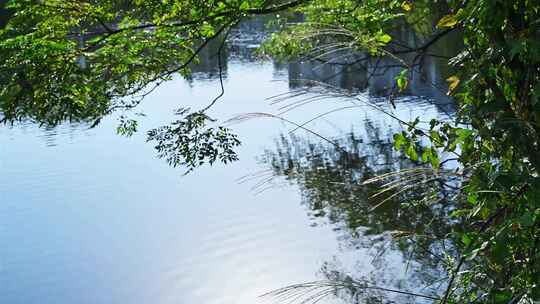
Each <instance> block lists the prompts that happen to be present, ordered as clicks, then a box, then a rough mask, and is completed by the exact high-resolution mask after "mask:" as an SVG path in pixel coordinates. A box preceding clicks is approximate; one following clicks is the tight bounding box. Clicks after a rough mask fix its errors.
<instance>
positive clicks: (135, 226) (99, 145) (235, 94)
mask: <svg viewBox="0 0 540 304" xmlns="http://www.w3.org/2000/svg"><path fill="white" fill-rule="evenodd" d="M287 79H288V73H287V70H286V69H282V68H277V67H275V66H274V65H273V64H271V63H268V62H267V63H256V62H246V61H234V60H233V61H231V62H229V65H228V69H227V77H226V79H225V90H226V93H225V96H224V97H223V99H221V100H220V101H219V103H218V104H217V105H216V106H215V107H214V108H212V110H211V112H210V114H211V115H213V116H215V117H216V118H219V119H220V120H221V121H223V120H226V119H229V118H231V117H234V116H235V115H237V114H241V113H247V112H270V113H276V112H278V111H279V110H278V106H276V105H271V104H270V102H269V101H268V100H265V98H267V97H270V96H273V95H275V94H276V93H282V92H287V91H288V90H289V89H290V88H289V84H288V81H287ZM218 93H219V84H218V81H217V80H216V79H215V77H214V78H212V79H208V77H206V76H205V75H204V74H201V75H198V76H197V77H195V79H194V80H193V81H190V82H188V81H185V80H182V79H176V80H174V81H172V82H169V83H167V84H166V85H164V86H163V87H161V88H160V89H159V90H157V91H156V92H154V93H153V94H152V95H150V96H149V97H147V99H146V100H145V101H144V103H143V104H142V105H141V107H140V108H138V109H137V110H136V111H138V112H139V111H140V112H143V113H145V114H146V116H144V117H137V119H139V121H140V128H139V129H140V131H139V132H138V133H137V134H136V135H135V136H133V137H131V138H124V137H120V136H118V135H116V134H115V127H116V125H117V123H118V122H117V120H116V119H115V117H109V118H107V119H105V121H104V122H103V123H102V124H100V125H99V126H98V127H96V128H94V129H88V128H87V127H86V126H76V125H63V126H61V127H58V128H56V129H53V130H44V129H42V128H39V127H38V126H35V125H32V124H24V123H21V124H18V125H15V126H13V127H8V126H2V127H1V128H0V303H6V304H18V303H21V304H33V303H36V304H37V303H39V304H48V303H50V304H64V303H65V304H67V303H69V304H73V303H77V304H85V303H88V304H109V303H110V304H120V303H122V304H124V303H129V304H147V303H148V304H150V303H152V304H155V303H164V304H165V303H223V304H233V303H235V304H243V303H245V304H248V303H249V304H252V303H257V302H258V301H260V300H261V299H259V298H258V296H259V295H261V294H263V293H265V292H267V291H270V290H273V289H276V288H279V287H283V286H285V285H288V284H293V283H299V282H306V281H311V280H316V279H320V278H321V275H320V268H321V265H322V264H323V263H324V262H326V261H333V260H336V259H338V260H340V261H341V262H340V263H342V264H343V267H344V268H345V269H349V271H351V272H356V273H357V272H369V271H372V268H373V267H376V266H374V265H371V264H370V259H369V250H368V249H351V248H343V246H342V242H340V240H339V237H338V234H336V232H335V231H334V228H335V227H333V226H332V225H329V224H324V223H314V222H313V221H312V220H311V219H310V217H309V216H308V214H307V213H306V210H305V208H304V207H303V206H302V205H301V204H300V202H301V201H302V196H301V193H300V192H299V190H298V188H297V187H296V186H295V185H294V184H289V183H281V184H279V185H276V186H275V187H267V188H265V191H262V192H260V191H258V190H259V189H258V188H257V187H255V189H254V188H253V187H254V186H256V185H255V183H254V182H250V181H248V182H244V183H240V181H239V178H241V177H243V176H245V175H247V174H252V173H256V172H259V171H261V170H265V169H267V166H266V165H265V164H263V163H261V162H260V161H259V160H258V159H259V157H260V156H261V154H262V153H263V151H264V150H265V149H272V148H273V147H274V140H276V139H277V138H278V137H279V135H280V134H281V133H283V132H287V131H288V130H290V129H291V126H288V125H287V124H285V123H283V122H280V121H278V120H274V119H268V118H266V119H265V118H261V119H254V120H251V121H247V122H243V123H240V124H234V125H232V126H231V127H232V128H233V130H234V131H235V132H237V133H238V134H239V136H240V139H241V140H242V142H243V145H242V146H241V147H240V148H239V150H238V152H239V156H240V161H238V162H235V163H233V164H230V165H226V166H224V165H220V164H218V165H215V166H213V167H203V168H201V169H198V170H196V171H194V172H193V173H191V174H189V175H187V176H183V175H182V173H183V172H184V171H183V170H182V169H179V168H176V169H175V168H172V167H169V166H168V165H167V164H166V163H165V162H164V161H163V160H161V159H157V158H156V156H155V152H154V150H153V148H152V145H151V144H149V143H146V142H145V134H144V133H145V131H146V130H148V129H150V128H152V127H157V126H160V125H162V124H165V123H167V122H169V121H171V120H173V119H174V117H173V115H172V113H173V109H175V108H178V107H181V106H186V105H188V106H189V105H191V106H193V107H202V106H204V105H206V103H207V102H209V101H210V100H212V98H213V97H214V96H215V95H217V94H218ZM343 102H346V101H323V102H318V103H313V104H310V105H307V106H306V107H303V108H301V109H298V110H295V111H291V112H290V113H288V114H287V115H288V116H287V117H288V118H289V119H292V120H295V121H304V120H306V117H311V116H312V115H315V114H317V113H322V112H324V111H327V110H328V109H332V108H335V107H336V105H341V104H342V103H343ZM396 112H397V113H399V115H400V116H401V117H404V118H413V117H415V116H417V115H422V116H423V117H434V116H441V115H445V114H444V113H441V111H440V110H439V109H438V108H437V107H435V106H434V105H432V104H431V103H430V102H429V101H428V100H424V99H417V100H415V101H411V102H404V103H400V104H398V109H397V110H396ZM366 118H370V119H371V120H373V121H375V122H376V123H378V124H380V125H383V126H394V127H396V124H395V123H394V122H392V121H390V120H389V119H387V118H386V117H384V115H381V114H380V113H376V111H373V110H370V109H369V108H359V109H353V110H347V111H342V112H336V113H333V114H331V115H329V116H327V117H325V118H323V119H320V120H317V121H315V122H313V123H311V124H310V127H312V128H314V129H316V130H318V132H320V133H321V134H322V135H324V136H328V137H333V136H334V137H335V136H340V134H343V132H347V131H349V130H351V129H354V128H357V129H358V128H361V126H362V124H361V123H360V122H361V121H363V120H364V119H366ZM297 134H298V135H300V136H308V135H306V134H305V133H302V132H299V133H297ZM315 140H316V139H315ZM388 261H389V262H388V263H389V264H388V265H387V266H386V267H387V268H388V269H390V270H391V273H390V277H391V278H392V279H396V280H399V279H400V278H402V277H404V276H405V274H404V269H405V262H404V260H403V257H402V256H401V255H400V254H399V253H392V252H390V254H389V258H388ZM328 301H332V300H331V299H328Z"/></svg>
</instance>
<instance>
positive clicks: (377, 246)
mask: <svg viewBox="0 0 540 304" xmlns="http://www.w3.org/2000/svg"><path fill="white" fill-rule="evenodd" d="M393 131H395V130H391V129H384V128H381V126H379V125H376V124H374V123H373V122H372V121H370V120H366V121H364V126H363V129H362V130H361V132H360V134H359V133H358V131H352V132H350V133H349V134H346V135H345V136H343V137H342V138H340V139H339V140H338V144H339V147H336V146H333V145H330V144H323V143H320V142H316V141H315V142H314V141H312V140H306V139H305V138H302V137H298V136H295V135H291V136H285V135H282V136H281V137H280V140H279V141H278V142H277V147H276V149H275V150H268V151H267V152H266V153H265V156H264V158H263V161H264V162H265V163H267V164H268V165H269V166H271V168H272V171H273V173H274V174H275V175H277V176H278V177H279V176H282V177H283V178H285V179H286V180H288V181H290V182H292V183H293V184H295V185H297V186H298V187H299V189H300V191H301V193H302V204H303V205H304V206H305V207H306V209H307V212H308V214H309V215H310V217H311V218H312V220H313V221H314V223H318V224H320V223H328V224H330V225H331V227H332V228H333V229H334V230H335V231H336V233H337V234H338V235H339V236H338V239H339V240H340V242H341V243H342V249H343V250H346V251H360V252H363V250H366V249H367V250H368V254H367V255H366V254H362V258H361V259H362V260H361V261H358V265H357V270H356V271H357V273H348V272H344V270H342V269H340V263H339V261H338V260H332V261H328V262H325V263H324V264H323V266H322V268H321V271H322V273H323V274H324V276H325V277H326V278H327V279H329V280H334V281H347V280H348V279H355V280H356V281H367V282H369V283H370V284H371V285H373V286H382V287H387V288H395V289H398V290H403V291H409V292H417V291H419V290H422V293H423V294H426V293H427V294H430V295H433V296H436V295H437V291H440V286H437V285H435V286H433V283H434V282H435V281H436V280H438V279H441V278H443V277H445V272H444V269H445V268H444V259H443V257H442V247H441V246H442V243H443V242H444V241H443V240H444V239H445V238H446V235H447V233H449V232H450V231H451V229H452V228H453V226H454V225H456V223H453V224H451V223H449V222H448V218H449V217H448V215H449V212H450V208H451V207H450V206H448V205H447V204H445V202H444V197H445V195H447V194H445V193H440V192H439V190H441V188H439V187H436V189H432V187H431V186H430V185H429V184H428V183H426V184H422V183H420V185H417V186H415V187H414V188H411V190H410V191H402V189H404V188H406V187H408V186H409V185H410V183H405V184H396V186H398V187H394V189H392V190H391V191H388V192H386V193H383V194H379V195H377V194H378V193H379V192H380V190H381V188H382V187H384V185H383V184H384V183H383V182H379V183H370V184H364V183H363V181H365V180H368V179H370V178H373V177H374V176H379V175H381V174H385V173H388V172H393V171H396V170H400V171H403V170H406V169H411V168H413V167H414V164H413V163H411V162H410V161H409V160H408V159H406V158H404V157H403V156H401V155H399V154H398V153H396V152H395V151H394V148H393V145H392V142H391V141H390V138H391V135H392V134H393ZM426 175H427V174H426V173H425V172H423V171H418V172H416V173H415V174H414V180H415V181H411V183H415V182H416V183H418V182H419V181H426V180H428V177H427V176H426ZM267 182H271V181H267ZM430 192H434V193H432V194H433V195H435V196H436V197H434V198H433V199H432V200H431V201H430V202H429V203H425V202H424V201H425V198H426V193H430ZM425 236H430V237H429V238H428V237H425ZM446 246H449V244H447V245H446ZM366 259H367V260H369V261H367V260H366ZM396 259H399V260H402V261H403V263H406V264H408V265H409V266H408V268H409V269H408V273H406V275H403V276H401V275H402V273H398V274H396V273H395V271H396V269H392V268H393V267H395V262H396ZM368 269H370V271H366V270H368ZM374 292H375V293H372V292H369V291H366V292H363V293H362V292H359V290H352V291H351V290H348V291H346V292H345V294H344V293H343V292H341V293H340V295H341V296H342V297H344V298H348V299H349V300H350V299H352V300H354V301H359V300H360V299H362V300H366V301H367V302H362V303H379V302H378V301H379V300H380V299H383V295H385V292H382V291H380V290H375V291H374ZM386 296H388V294H386ZM375 299H378V300H377V301H375ZM390 300H396V299H395V297H392V296H391V297H386V301H390ZM370 301H373V302H370ZM418 301H419V300H418V299H417V298H415V297H407V298H406V299H403V298H401V299H400V300H399V301H398V302H399V303H405V302H407V303H409V302H410V303H417V302H418Z"/></svg>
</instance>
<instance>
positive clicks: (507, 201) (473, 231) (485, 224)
mask: <svg viewBox="0 0 540 304" xmlns="http://www.w3.org/2000/svg"><path fill="white" fill-rule="evenodd" d="M4 12H6V14H7V17H6V18H7V22H3V23H5V24H3V27H2V29H1V30H0V120H1V121H2V122H5V123H13V122H16V121H19V120H30V121H34V122H36V123H39V124H44V125H56V124H59V123H61V122H63V121H84V122H88V123H90V124H97V123H98V122H99V120H100V119H101V118H102V117H103V116H105V115H107V114H109V113H111V112H113V111H116V110H122V109H124V110H126V109H130V108H133V107H135V106H136V105H137V104H138V103H139V102H141V100H142V99H143V98H144V96H145V95H146V94H148V93H149V92H151V91H152V89H153V88H154V87H156V86H159V84H160V83H161V82H163V81H167V80H169V79H171V77H172V76H173V75H174V74H176V73H180V74H182V75H187V74H189V72H190V69H189V68H190V64H191V63H193V62H195V61H196V60H197V55H198V54H199V52H200V51H201V50H202V49H203V48H204V47H205V46H207V45H208V43H210V42H211V41H213V40H217V41H222V43H224V41H225V40H226V38H227V33H228V31H229V30H230V29H231V28H234V27H235V26H236V25H237V24H238V23H239V22H241V21H242V20H243V19H245V18H250V17H252V16H257V15H267V14H277V13H279V14H280V17H277V16H276V17H275V24H276V25H277V26H276V28H277V31H276V32H275V33H274V34H272V35H271V36H270V37H269V39H268V40H267V41H266V42H265V44H264V45H263V47H262V48H261V53H262V54H267V55H270V56H273V57H275V58H278V59H286V58H291V57H304V56H307V57H309V58H312V59H316V60H320V61H323V62H324V61H325V60H327V58H328V55H329V54H331V52H334V51H338V50H342V49H347V50H349V51H350V52H355V53H358V54H362V56H359V58H357V59H356V62H355V63H360V64H361V63H362V62H365V61H367V60H372V59H373V58H390V59H391V65H392V66H397V67H400V72H399V73H397V74H396V75H395V80H396V81H395V87H394V89H393V90H392V91H391V92H389V98H388V102H389V103H392V102H393V97H394V96H396V95H399V94H401V93H403V92H405V91H406V90H407V87H408V85H409V83H410V79H411V78H412V77H414V76H415V75H417V74H419V73H421V71H422V62H423V60H425V59H426V58H428V57H432V58H438V59H440V60H444V61H445V62H446V63H447V64H448V65H449V66H450V67H451V71H452V74H451V75H450V77H448V79H447V82H448V85H447V88H448V94H449V95H451V96H453V98H454V101H455V103H456V106H457V108H458V113H457V115H456V119H455V121H453V122H443V121H437V120H432V121H431V122H429V123H427V124H424V123H422V122H420V120H419V119H417V120H416V121H412V122H405V121H400V123H402V126H403V130H402V131H401V132H397V133H396V134H395V135H394V142H393V144H394V147H395V148H396V150H397V151H400V153H402V155H406V156H407V157H408V158H409V159H410V160H411V161H413V162H415V163H418V164H423V165H425V166H429V167H431V168H432V170H433V172H434V174H441V175H442V174H444V172H447V170H445V168H444V167H445V166H446V165H447V164H448V163H449V161H455V162H457V164H458V165H457V169H455V170H454V172H452V174H453V175H454V176H458V177H459V178H460V183H459V185H458V189H459V191H458V194H456V195H455V196H454V197H453V198H452V199H453V200H454V203H455V205H456V206H459V207H458V208H456V209H455V210H454V211H453V212H452V214H451V215H450V216H451V217H456V218H458V219H460V220H461V221H463V222H465V223H467V227H466V228H465V229H464V230H459V231H458V230H455V231H454V232H453V233H452V235H453V237H454V238H455V239H457V240H459V242H458V244H459V246H460V247H461V251H460V252H461V254H460V255H459V256H453V257H449V259H450V260H451V263H450V265H451V266H450V267H449V269H448V272H449V274H450V277H449V278H448V282H447V286H448V287H447V289H446V291H445V292H444V293H443V294H442V295H440V299H439V302H441V303H478V302H481V303H532V302H531V301H533V300H536V301H538V300H540V287H539V286H538V284H539V283H540V250H539V249H538V248H540V102H539V100H540V99H539V98H540V3H539V2H538V1H535V0H506V1H500V0H492V1H486V0H446V1H435V0H433V1H428V0H415V1H412V0H312V1H309V0H296V1H295V0H292V1H281V0H276V1H272V0H214V1H197V0H151V1H139V0H134V1H120V0H118V1H107V0H88V1H60V0H12V1H9V2H8V3H7V4H6V5H5V10H4ZM293 14H295V15H296V16H301V22H297V20H296V19H295V18H292V17H291V16H293ZM291 21H294V22H291ZM404 27H411V28H414V30H415V33H416V36H415V37H414V39H409V40H406V39H405V40H404V39H401V38H400V35H399V33H400V30H401V29H402V28H404ZM454 34H457V35H459V36H460V37H461V38H460V39H461V44H460V45H459V46H458V52H457V53H455V54H451V55H450V56H449V55H448V54H438V53H435V52H434V51H433V50H434V46H435V45H436V44H437V43H439V42H440V41H441V39H443V38H444V37H445V36H447V35H454ZM380 68H381V69H383V68H384V66H380ZM207 108H208V107H206V106H201V109H199V110H195V111H193V112H190V113H187V112H182V115H184V116H183V118H182V119H183V120H182V121H179V122H177V123H176V124H175V126H176V127H169V128H164V129H160V130H157V131H155V132H154V133H152V134H151V137H152V138H153V139H155V140H158V147H161V151H162V152H164V153H166V154H167V155H171V153H172V154H173V157H172V158H169V161H170V162H171V163H172V164H177V165H187V166H189V167H195V166H197V165H200V164H202V163H204V159H205V158H206V157H208V156H209V157H210V162H213V161H214V160H216V159H221V160H224V161H229V160H234V159H235V156H234V153H233V150H232V148H234V146H236V145H238V144H239V142H238V141H237V139H236V138H235V137H234V136H233V135H232V134H230V133H229V130H228V129H226V128H222V129H220V128H215V129H211V130H210V131H208V130H206V131H202V132H196V131H194V130H196V129H198V128H206V127H207V125H206V123H207V122H209V121H211V118H210V117H208V116H207V114H205V112H206V109H207ZM387 114H388V115H392V113H387ZM394 118H395V119H399V118H397V117H394ZM135 127H136V124H134V123H133V122H130V123H127V124H124V126H123V129H120V130H123V131H124V132H125V133H129V132H130V131H131V130H133V129H134V128H135ZM160 134H161V135H162V136H160ZM190 134H191V135H190ZM190 140H197V142H199V140H203V141H206V142H219V143H224V144H223V145H221V146H218V147H214V146H211V145H210V146H208V145H204V144H202V145H197V146H195V147H194V148H193V149H195V150H193V149H192V146H191V145H189V144H188V143H189V141H190ZM182 149H184V150H182ZM178 151H179V152H178ZM164 157H167V156H166V155H165V156H164Z"/></svg>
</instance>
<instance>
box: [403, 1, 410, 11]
mask: <svg viewBox="0 0 540 304" xmlns="http://www.w3.org/2000/svg"><path fill="white" fill-rule="evenodd" d="M401 8H402V9H403V10H404V11H406V12H408V11H410V10H411V9H412V4H411V3H410V2H409V1H403V3H401Z"/></svg>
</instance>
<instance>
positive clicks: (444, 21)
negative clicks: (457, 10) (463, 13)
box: [437, 14, 458, 28]
mask: <svg viewBox="0 0 540 304" xmlns="http://www.w3.org/2000/svg"><path fill="white" fill-rule="evenodd" d="M457 23H458V19H457V17H456V15H454V14H449V15H446V16H444V17H442V18H441V20H439V22H438V23H437V27H438V28H442V27H454V26H455V25H456V24H457Z"/></svg>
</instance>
